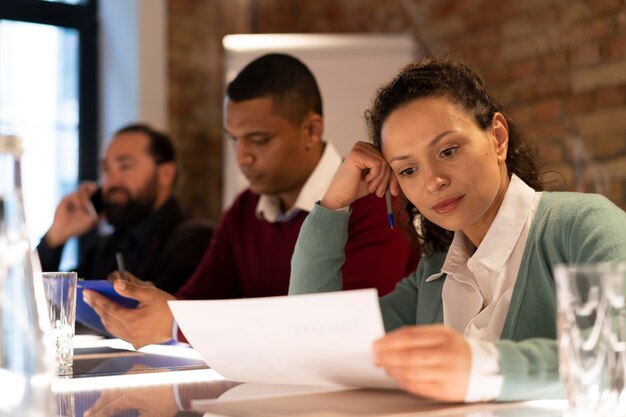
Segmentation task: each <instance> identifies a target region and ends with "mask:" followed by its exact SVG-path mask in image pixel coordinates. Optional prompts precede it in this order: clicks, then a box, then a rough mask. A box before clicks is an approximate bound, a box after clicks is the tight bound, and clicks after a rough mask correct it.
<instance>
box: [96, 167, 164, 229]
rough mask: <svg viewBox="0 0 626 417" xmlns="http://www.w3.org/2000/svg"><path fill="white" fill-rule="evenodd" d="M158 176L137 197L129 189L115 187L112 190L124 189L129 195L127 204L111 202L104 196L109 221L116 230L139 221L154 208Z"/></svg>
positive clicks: (104, 205)
mask: <svg viewBox="0 0 626 417" xmlns="http://www.w3.org/2000/svg"><path fill="white" fill-rule="evenodd" d="M156 181H157V179H156V176H155V177H154V178H152V179H151V180H150V181H149V182H148V183H147V184H146V186H145V187H144V188H142V189H141V190H139V193H138V194H137V197H132V196H131V195H130V193H129V192H128V190H127V189H125V188H120V187H113V188H111V189H110V190H109V192H111V191H118V192H119V191H123V192H124V193H126V195H127V196H128V201H127V202H126V204H119V203H111V202H109V201H108V199H107V196H106V195H104V196H103V207H104V213H105V215H106V218H107V221H108V222H109V224H110V225H111V226H113V227H114V228H115V229H116V230H125V229H128V228H129V227H131V226H133V225H135V224H137V223H139V222H140V221H141V220H143V219H144V218H145V217H146V216H147V215H148V214H150V213H151V212H152V210H153V209H154V202H155V201H156V197H157V184H156Z"/></svg>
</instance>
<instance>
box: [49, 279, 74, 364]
mask: <svg viewBox="0 0 626 417" xmlns="http://www.w3.org/2000/svg"><path fill="white" fill-rule="evenodd" d="M42 277H43V284H44V290H45V293H46V300H47V301H48V312H49V315H50V324H51V338H52V340H53V346H54V349H55V352H56V363H57V373H58V374H59V375H71V374H72V362H73V349H72V339H73V338H74V323H75V319H76V281H77V276H76V272H44V273H43V274H42Z"/></svg>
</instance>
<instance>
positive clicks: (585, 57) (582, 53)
mask: <svg viewBox="0 0 626 417" xmlns="http://www.w3.org/2000/svg"><path fill="white" fill-rule="evenodd" d="M570 62H571V64H572V65H573V66H575V67H582V66H589V65H591V64H596V63H598V62H600V45H599V44H597V43H592V44H588V45H584V46H581V47H579V48H576V49H574V50H573V51H572V52H571V54H570Z"/></svg>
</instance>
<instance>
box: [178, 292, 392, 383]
mask: <svg viewBox="0 0 626 417" xmlns="http://www.w3.org/2000/svg"><path fill="white" fill-rule="evenodd" d="M169 306H170V308H171V310H172V312H173V314H174V318H175V319H176V321H177V323H178V325H179V327H180V328H181V330H182V331H183V333H184V334H185V336H186V337H187V340H188V341H189V343H190V344H191V345H192V346H193V347H194V348H195V349H196V350H197V351H198V352H199V353H200V355H201V356H202V357H203V358H204V360H205V361H206V363H207V364H208V365H209V366H210V367H211V368H213V369H214V370H216V371H217V372H218V373H220V374H221V375H222V376H224V377H225V378H227V379H230V380H233V381H241V382H259V383H272V384H297V385H318V386H319V385H321V386H329V385H330V386H351V387H370V388H397V385H396V384H395V382H394V381H393V380H392V379H391V378H389V377H388V376H387V375H386V374H385V373H384V371H383V370H382V369H379V368H376V367H375V366H374V365H373V352H372V343H373V342H374V341H375V340H376V339H378V338H379V337H381V336H383V335H384V328H383V322H382V317H381V314H380V308H379V305H378V295H377V293H376V290H374V289H367V290H354V291H341V292H332V293H321V294H307V295H295V296H289V297H267V298H248V299H236V300H193V301H170V302H169Z"/></svg>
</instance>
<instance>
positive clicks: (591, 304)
mask: <svg viewBox="0 0 626 417" xmlns="http://www.w3.org/2000/svg"><path fill="white" fill-rule="evenodd" d="M554 277H555V281H556V289H557V320H558V323H557V328H558V333H559V334H558V343H559V361H560V363H559V370H560V373H561V378H562V380H563V383H564V386H565V391H566V395H567V399H568V402H569V413H568V415H571V416H576V417H578V416H580V417H583V416H585V417H586V416H590V417H591V416H593V417H600V416H603V417H609V416H611V417H612V416H623V415H626V412H625V410H624V408H625V407H626V389H625V384H624V383H625V378H626V263H600V264H586V265H558V266H557V267H556V268H555V270H554Z"/></svg>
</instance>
